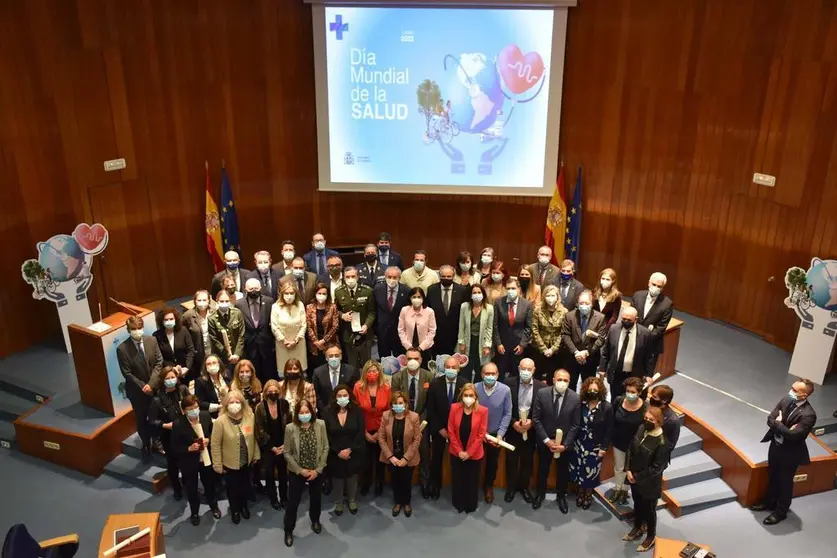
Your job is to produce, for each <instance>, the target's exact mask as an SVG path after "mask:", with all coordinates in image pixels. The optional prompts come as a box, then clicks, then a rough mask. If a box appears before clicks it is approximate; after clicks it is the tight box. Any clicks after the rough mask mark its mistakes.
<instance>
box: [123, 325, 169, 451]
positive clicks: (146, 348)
mask: <svg viewBox="0 0 837 558" xmlns="http://www.w3.org/2000/svg"><path fill="white" fill-rule="evenodd" d="M125 327H126V329H127V330H128V334H129V335H130V337H129V338H128V339H126V340H125V341H123V342H122V343H120V344H119V346H117V347H116V359H117V361H118V362H119V371H120V372H122V376H124V377H125V394H126V395H127V396H128V400H129V401H130V402H131V408H133V410H134V418H135V419H136V421H137V434H139V436H140V439H141V440H142V460H143V462H144V463H148V461H149V460H150V459H151V434H152V430H151V425H150V424H149V423H148V411H149V409H150V408H151V401H152V398H153V397H154V390H156V389H157V388H159V387H160V384H161V382H160V370H162V368H163V355H162V354H161V353H160V347H159V345H157V341H156V340H155V339H154V338H153V337H151V336H150V335H143V329H144V328H145V324H144V323H143V321H142V318H140V317H139V316H130V317H129V318H128V319H127V320H125Z"/></svg>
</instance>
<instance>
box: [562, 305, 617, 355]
mask: <svg viewBox="0 0 837 558" xmlns="http://www.w3.org/2000/svg"><path fill="white" fill-rule="evenodd" d="M588 330H591V331H595V332H596V333H597V334H598V335H599V336H598V337H595V336H590V335H586V332H587V331H588ZM606 339H607V318H605V315H604V314H602V313H601V312H599V311H597V310H590V317H589V318H588V319H587V329H585V331H581V315H580V314H579V313H578V310H577V309H576V310H573V311H572V312H569V313H568V314H567V315H566V316H564V323H563V324H561V342H562V343H563V344H564V346H565V347H566V348H567V350H568V351H569V352H570V354H571V355H574V354H575V352H576V351H589V352H590V356H598V354H597V353H598V352H599V351H600V350H601V348H602V345H604V342H605V340H606ZM617 356H618V355H617Z"/></svg>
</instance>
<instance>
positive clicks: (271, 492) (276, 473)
mask: <svg viewBox="0 0 837 558" xmlns="http://www.w3.org/2000/svg"><path fill="white" fill-rule="evenodd" d="M262 465H263V467H264V480H265V492H266V493H267V496H268V497H269V498H270V501H271V502H275V501H277V499H278V500H279V501H280V502H285V501H286V500H287V499H288V466H287V465H286V464H285V456H284V455H276V454H275V453H273V452H272V451H270V448H262ZM276 481H279V496H278V498H277V496H276Z"/></svg>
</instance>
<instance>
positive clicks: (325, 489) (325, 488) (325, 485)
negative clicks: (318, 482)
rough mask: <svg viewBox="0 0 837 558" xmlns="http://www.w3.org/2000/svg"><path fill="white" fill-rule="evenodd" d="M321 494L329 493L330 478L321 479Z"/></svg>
mask: <svg viewBox="0 0 837 558" xmlns="http://www.w3.org/2000/svg"><path fill="white" fill-rule="evenodd" d="M323 494H325V495H326V496H328V495H329V494H331V479H326V480H324V481H323Z"/></svg>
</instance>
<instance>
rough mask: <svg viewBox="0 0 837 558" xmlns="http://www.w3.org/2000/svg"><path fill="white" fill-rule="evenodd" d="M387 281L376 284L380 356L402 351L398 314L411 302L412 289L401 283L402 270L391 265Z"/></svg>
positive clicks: (385, 274) (386, 276) (376, 314)
mask: <svg viewBox="0 0 837 558" xmlns="http://www.w3.org/2000/svg"><path fill="white" fill-rule="evenodd" d="M384 278H385V281H384V282H383V283H378V284H377V285H375V292H374V296H375V309H376V310H375V325H374V328H375V336H376V337H377V338H378V358H379V359H381V358H384V357H385V356H390V355H398V354H400V353H401V341H400V340H399V339H398V315H399V314H401V309H402V308H404V307H405V306H406V305H407V304H409V302H410V297H409V294H410V289H409V288H408V287H407V285H405V284H403V283H401V270H400V269H398V268H397V267H395V266H390V267H388V268H387V270H386V272H385V273H384Z"/></svg>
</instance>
